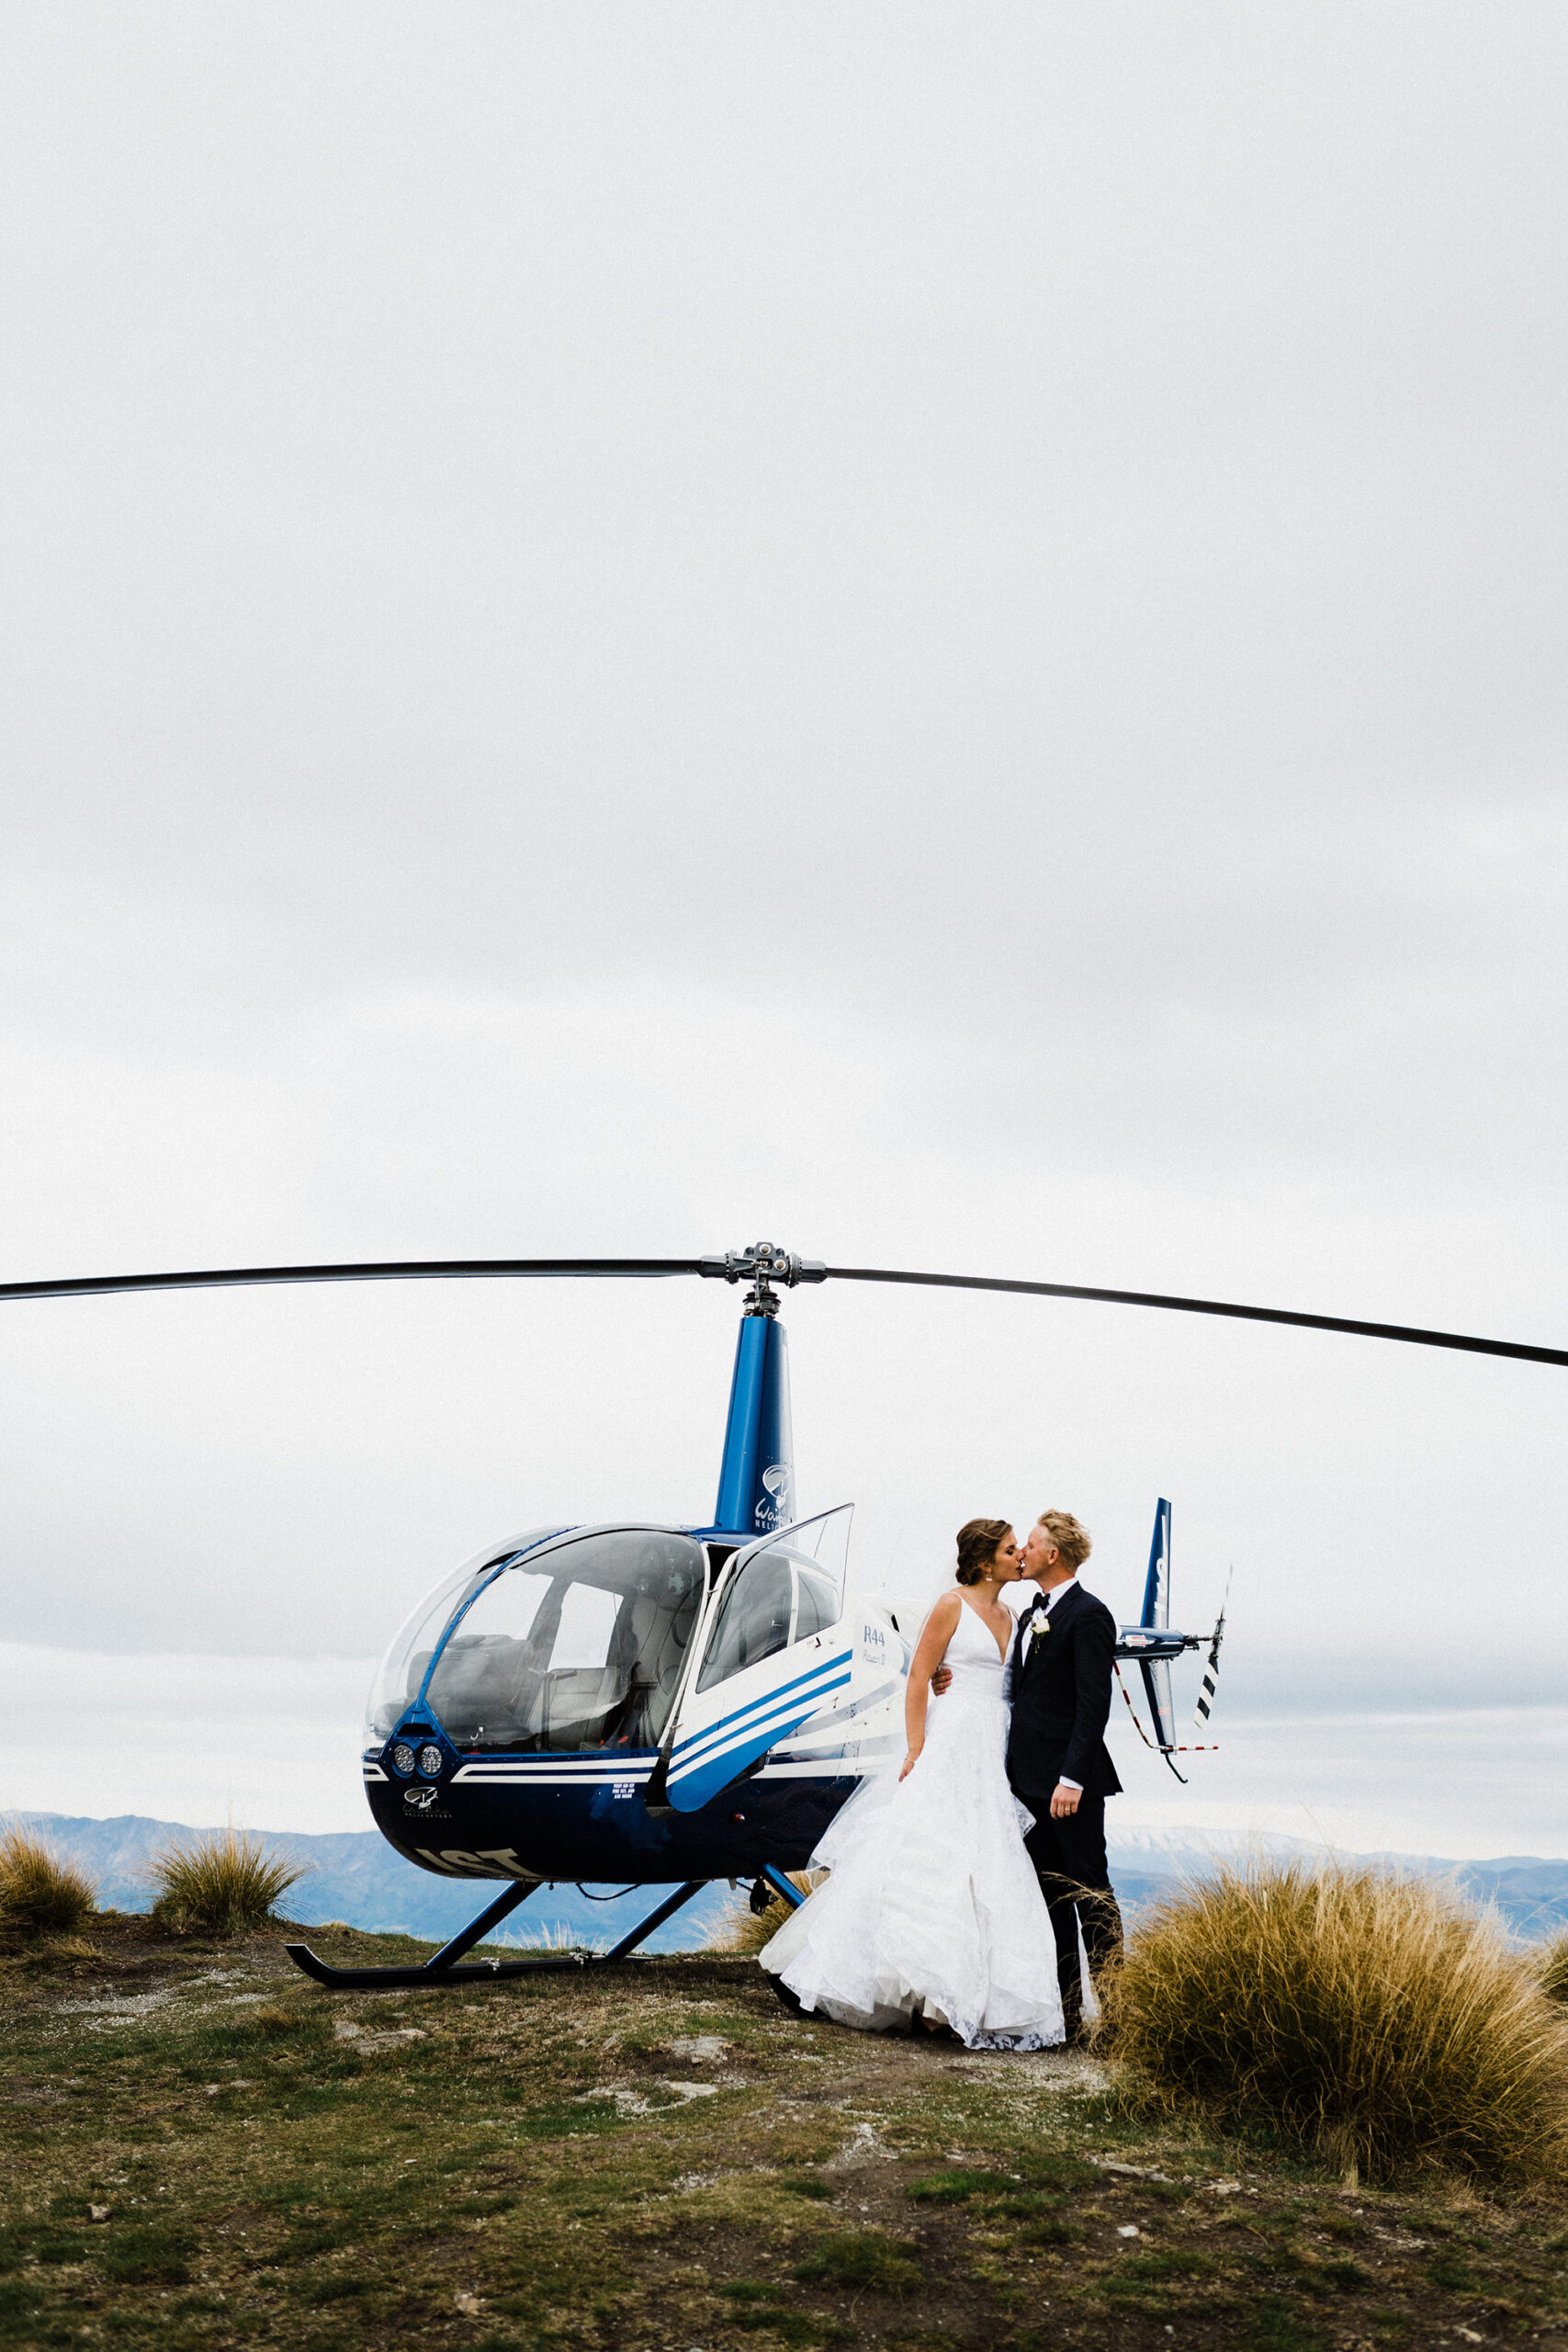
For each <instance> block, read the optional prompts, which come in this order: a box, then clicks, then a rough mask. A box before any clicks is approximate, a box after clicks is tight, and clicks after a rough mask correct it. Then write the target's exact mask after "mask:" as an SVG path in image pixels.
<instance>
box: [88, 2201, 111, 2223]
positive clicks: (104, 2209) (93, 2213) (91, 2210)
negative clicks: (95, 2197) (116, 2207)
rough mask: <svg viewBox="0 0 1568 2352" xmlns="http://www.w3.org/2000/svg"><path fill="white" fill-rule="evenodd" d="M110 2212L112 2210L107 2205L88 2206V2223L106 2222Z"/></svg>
mask: <svg viewBox="0 0 1568 2352" xmlns="http://www.w3.org/2000/svg"><path fill="white" fill-rule="evenodd" d="M111 2211H113V2208H112V2207H111V2206H108V2205H89V2206H88V2208H87V2219H88V2221H89V2222H107V2220H108V2217H109V2214H110V2213H111Z"/></svg>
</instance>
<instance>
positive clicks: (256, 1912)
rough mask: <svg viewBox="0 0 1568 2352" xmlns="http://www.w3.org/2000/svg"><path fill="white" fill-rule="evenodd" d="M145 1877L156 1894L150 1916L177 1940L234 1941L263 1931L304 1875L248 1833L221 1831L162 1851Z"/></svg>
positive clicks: (300, 1868)
mask: <svg viewBox="0 0 1568 2352" xmlns="http://www.w3.org/2000/svg"><path fill="white" fill-rule="evenodd" d="M148 1874H149V1876H150V1877H151V1879H152V1883H153V1884H154V1886H156V1888H157V1889H158V1895H157V1900H156V1901H155V1902H154V1904H153V1905H152V1916H153V1917H154V1918H155V1919H161V1920H162V1921H163V1922H164V1926H165V1927H170V1928H174V1929H175V1932H176V1934H179V1935H188V1934H190V1933H192V1932H193V1931H194V1932H196V1933H197V1934H205V1935H213V1936H234V1935H242V1934H243V1933H244V1931H245V1930H246V1929H247V1928H265V1925H266V1923H267V1921H268V1919H270V1918H271V1917H272V1914H273V1911H274V1909H275V1908H276V1905H277V1903H278V1901H279V1900H280V1898H281V1897H282V1896H283V1895H284V1894H287V1892H288V1889H289V1888H290V1887H291V1886H293V1885H294V1884H295V1883H296V1882H297V1881H298V1880H299V1879H302V1878H303V1877H304V1875H305V1871H304V1867H303V1865H302V1864H300V1863H299V1862H291V1861H290V1860H288V1857H287V1856H286V1855H283V1854H279V1853H276V1852H274V1851H271V1850H269V1849H267V1848H266V1847H265V1846H264V1845H263V1844H262V1842H261V1840H260V1839H259V1838H253V1837H252V1836H251V1834H250V1832H249V1831H248V1830H243V1829H225V1830H221V1831H218V1832H215V1833H214V1835H213V1836H212V1837H210V1838H198V1839H197V1841H196V1843H195V1844H194V1845H181V1846H169V1847H166V1848H165V1849H164V1852H163V1853H161V1854H160V1855H158V1856H157V1858H156V1860H154V1861H153V1862H152V1864H151V1865H150V1866H149V1873H148Z"/></svg>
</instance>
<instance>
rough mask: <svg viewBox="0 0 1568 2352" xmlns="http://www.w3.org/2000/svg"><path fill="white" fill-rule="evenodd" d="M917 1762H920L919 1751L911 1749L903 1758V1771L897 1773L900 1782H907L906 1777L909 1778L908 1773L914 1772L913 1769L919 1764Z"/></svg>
mask: <svg viewBox="0 0 1568 2352" xmlns="http://www.w3.org/2000/svg"><path fill="white" fill-rule="evenodd" d="M919 1760H920V1751H919V1748H918V1747H911V1748H910V1750H909V1753H908V1756H906V1757H905V1758H904V1769H903V1770H902V1771H901V1772H900V1773H899V1775H898V1778H899V1779H900V1780H901V1781H907V1780H908V1777H909V1775H910V1773H911V1772H912V1771H913V1770H914V1769H915V1767H916V1765H917V1764H918V1763H919Z"/></svg>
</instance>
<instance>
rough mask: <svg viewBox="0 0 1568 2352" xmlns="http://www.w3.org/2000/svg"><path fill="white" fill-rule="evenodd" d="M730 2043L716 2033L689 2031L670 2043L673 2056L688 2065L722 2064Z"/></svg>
mask: <svg viewBox="0 0 1568 2352" xmlns="http://www.w3.org/2000/svg"><path fill="white" fill-rule="evenodd" d="M728 2048H729V2044H728V2041H725V2040H724V2039H723V2037H722V2036H721V2035H719V2034H716V2033H689V2034H686V2035H684V2036H683V2037H682V2040H681V2041H672V2042H671V2044H670V2055H671V2058H679V2059H680V2060H681V2061H682V2064H684V2065H687V2066H704V2065H707V2066H722V2065H723V2064H725V2053H726V2052H727V2051H728Z"/></svg>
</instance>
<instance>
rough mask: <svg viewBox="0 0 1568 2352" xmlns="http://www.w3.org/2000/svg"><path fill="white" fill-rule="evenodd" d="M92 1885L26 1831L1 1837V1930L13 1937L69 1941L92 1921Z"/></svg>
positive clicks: (71, 1863)
mask: <svg viewBox="0 0 1568 2352" xmlns="http://www.w3.org/2000/svg"><path fill="white" fill-rule="evenodd" d="M96 1894H97V1890H96V1887H95V1886H94V1884H93V1883H92V1881H91V1879H89V1878H88V1877H87V1876H86V1875H85V1872H84V1871H79V1870H78V1869H77V1868H76V1865H75V1863H74V1862H68V1861H66V1860H63V1859H62V1857H61V1856H60V1855H59V1854H57V1853H55V1852H54V1851H53V1849H52V1848H51V1847H49V1846H46V1845H45V1843H44V1841H43V1839H42V1838H35V1837H34V1836H33V1835H32V1834H31V1832H30V1831H28V1830H26V1829H7V1830H6V1833H5V1835H4V1836H3V1837H0V1930H4V1931H6V1932H8V1933H9V1934H11V1935H14V1936H18V1935H19V1936H69V1935H73V1934H74V1933H75V1932H76V1930H77V1929H78V1928H82V1927H84V1926H85V1924H86V1922H87V1921H88V1920H89V1919H90V1918H91V1917H92V1916H93V1910H94V1906H95V1904H96Z"/></svg>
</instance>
